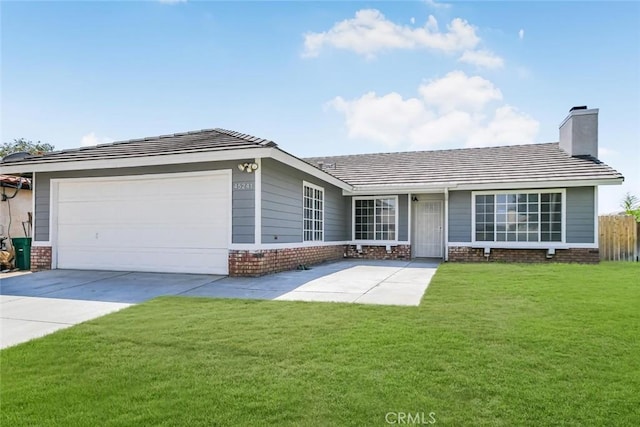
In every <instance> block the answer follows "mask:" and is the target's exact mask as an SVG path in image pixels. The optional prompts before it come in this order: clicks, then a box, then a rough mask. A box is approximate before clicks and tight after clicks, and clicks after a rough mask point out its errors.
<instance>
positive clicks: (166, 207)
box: [58, 198, 228, 226]
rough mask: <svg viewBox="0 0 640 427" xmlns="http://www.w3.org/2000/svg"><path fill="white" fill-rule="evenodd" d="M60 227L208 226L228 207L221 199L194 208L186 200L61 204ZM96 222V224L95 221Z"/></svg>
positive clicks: (224, 212)
mask: <svg viewBox="0 0 640 427" xmlns="http://www.w3.org/2000/svg"><path fill="white" fill-rule="evenodd" d="M58 217H59V221H58V223H59V224H99V223H104V224H121V223H123V222H129V223H136V224H145V223H148V224H165V225H166V224H168V223H172V224H174V225H175V226H179V225H180V224H181V223H184V222H189V223H194V222H195V223H198V224H203V225H204V224H208V223H210V222H211V220H212V219H213V220H214V221H215V220H216V219H217V218H228V205H227V204H226V203H220V198H218V199H210V200H201V201H198V205H197V206H194V204H193V199H191V200H188V201H181V202H179V203H177V202H175V201H171V202H164V201H158V200H150V201H145V200H133V201H118V202H106V201H100V202H98V201H95V202H88V203H77V202H75V203H62V204H60V205H59V207H58ZM96 219H99V221H96Z"/></svg>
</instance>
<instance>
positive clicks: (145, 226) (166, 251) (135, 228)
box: [52, 171, 231, 274]
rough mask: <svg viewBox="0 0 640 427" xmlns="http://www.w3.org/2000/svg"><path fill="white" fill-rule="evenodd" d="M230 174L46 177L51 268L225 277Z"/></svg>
mask: <svg viewBox="0 0 640 427" xmlns="http://www.w3.org/2000/svg"><path fill="white" fill-rule="evenodd" d="M230 179H231V174H230V172H229V171H218V172H207V173H192V174H165V175H145V176H143V177H114V178H108V179H105V178H100V179H81V180H59V181H55V182H53V183H52V185H53V188H54V193H53V198H54V203H53V205H54V206H57V212H56V214H54V221H56V223H57V233H55V235H56V236H57V238H56V240H57V245H56V248H57V251H56V257H57V263H56V264H57V268H71V269H95V270H122V271H155V272H173V273H207V274H227V273H228V267H227V266H228V244H229V227H230V211H231V206H230V204H231V202H230V200H231V193H230V191H231V190H230V187H231V185H230ZM56 201H57V203H56Z"/></svg>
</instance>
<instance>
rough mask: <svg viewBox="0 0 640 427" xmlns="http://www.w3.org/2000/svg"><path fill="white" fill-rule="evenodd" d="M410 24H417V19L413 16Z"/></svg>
mask: <svg viewBox="0 0 640 427" xmlns="http://www.w3.org/2000/svg"><path fill="white" fill-rule="evenodd" d="M409 22H411V23H412V24H415V23H416V18H414V17H413V16H412V17H411V19H409Z"/></svg>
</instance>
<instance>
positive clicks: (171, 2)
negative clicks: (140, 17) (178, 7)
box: [158, 0, 187, 4]
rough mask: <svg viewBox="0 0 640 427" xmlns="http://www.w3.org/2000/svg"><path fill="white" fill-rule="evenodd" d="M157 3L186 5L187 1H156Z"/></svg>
mask: <svg viewBox="0 0 640 427" xmlns="http://www.w3.org/2000/svg"><path fill="white" fill-rule="evenodd" d="M158 2H160V3H162V4H177V3H186V2H187V0H158Z"/></svg>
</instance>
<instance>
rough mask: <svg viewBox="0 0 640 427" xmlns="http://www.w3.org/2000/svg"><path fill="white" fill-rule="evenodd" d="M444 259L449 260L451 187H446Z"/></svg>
mask: <svg viewBox="0 0 640 427" xmlns="http://www.w3.org/2000/svg"><path fill="white" fill-rule="evenodd" d="M444 260H445V261H449V188H448V187H445V188H444Z"/></svg>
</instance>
